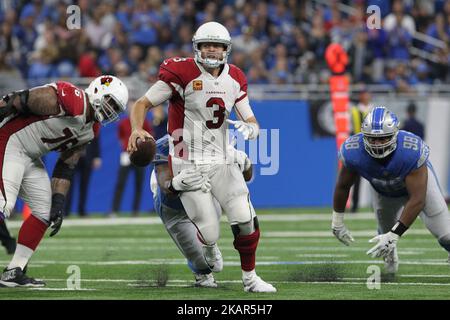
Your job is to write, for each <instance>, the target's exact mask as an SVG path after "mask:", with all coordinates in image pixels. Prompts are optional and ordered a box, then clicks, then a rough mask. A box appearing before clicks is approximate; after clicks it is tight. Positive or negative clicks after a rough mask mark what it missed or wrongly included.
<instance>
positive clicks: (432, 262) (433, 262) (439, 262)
mask: <svg viewBox="0 0 450 320" xmlns="http://www.w3.org/2000/svg"><path fill="white" fill-rule="evenodd" d="M230 260H231V261H230ZM33 262H36V263H37V264H39V265H54V264H58V265H89V266H119V265H164V264H166V265H186V260H185V259H149V260H117V261H81V260H73V261H72V260H68V261H64V260H39V259H36V260H34V261H33ZM7 263H9V261H6V260H5V261H0V264H7ZM316 264H319V265H323V264H329V265H330V264H366V265H368V264H383V261H381V260H316V261H313V260H307V261H259V262H258V265H259V266H274V265H316ZM400 264H401V265H422V266H448V265H449V264H448V262H447V261H445V259H422V260H401V261H400ZM224 265H225V266H240V265H241V264H240V261H239V260H238V259H228V261H225V262H224Z"/></svg>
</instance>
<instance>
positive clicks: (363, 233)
mask: <svg viewBox="0 0 450 320" xmlns="http://www.w3.org/2000/svg"><path fill="white" fill-rule="evenodd" d="M351 233H352V235H353V236H354V237H374V236H376V235H377V233H376V230H354V231H351ZM263 235H264V237H267V238H277V237H281V238H298V237H325V238H329V237H332V234H331V232H330V231H328V230H327V231H317V230H313V231H265V232H264V234H263ZM408 235H430V232H429V231H428V230H422V229H415V230H408Z"/></svg>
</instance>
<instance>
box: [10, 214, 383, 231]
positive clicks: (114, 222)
mask: <svg viewBox="0 0 450 320" xmlns="http://www.w3.org/2000/svg"><path fill="white" fill-rule="evenodd" d="M372 219H375V216H374V214H373V213H358V214H355V215H351V214H348V215H346V217H345V220H346V221H348V220H372ZM258 220H259V221H273V222H289V221H331V214H330V213H300V214H295V213H294V214H261V215H259V216H258ZM221 221H224V222H225V221H227V219H226V217H225V216H222V217H221ZM7 224H8V226H9V227H11V228H18V227H20V226H21V225H22V221H18V220H14V221H7ZM152 224H162V222H161V219H160V218H159V217H157V216H151V217H133V218H121V217H114V218H85V219H66V220H64V228H66V227H82V226H89V227H90V226H120V225H152Z"/></svg>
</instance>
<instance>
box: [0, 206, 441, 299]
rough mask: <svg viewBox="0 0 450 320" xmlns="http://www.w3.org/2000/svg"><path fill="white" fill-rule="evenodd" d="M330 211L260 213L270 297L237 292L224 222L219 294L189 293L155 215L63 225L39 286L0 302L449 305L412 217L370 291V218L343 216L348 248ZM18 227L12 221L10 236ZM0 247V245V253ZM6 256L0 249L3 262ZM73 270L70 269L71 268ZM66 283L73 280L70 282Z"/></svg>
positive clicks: (34, 271) (44, 260)
mask: <svg viewBox="0 0 450 320" xmlns="http://www.w3.org/2000/svg"><path fill="white" fill-rule="evenodd" d="M329 212H330V210H328V209H322V210H318V209H315V210H307V209H302V210H299V209H290V210H280V209H276V210H258V215H259V220H260V226H261V232H262V235H261V239H260V244H259V247H258V251H257V268H256V270H257V272H258V274H259V275H260V276H261V277H262V278H263V279H265V280H266V281H268V282H271V283H272V284H273V285H275V286H276V287H277V289H278V292H277V293H275V294H250V293H245V292H244V291H243V287H242V283H241V281H240V279H241V270H240V267H239V257H238V254H237V251H236V250H235V249H234V248H233V245H232V233H231V230H230V228H229V227H228V225H227V223H226V222H225V221H224V222H222V229H221V239H220V241H219V245H220V248H221V251H222V254H223V257H224V270H223V271H222V272H221V273H219V274H215V276H216V280H217V282H218V284H219V288H217V289H205V288H195V287H193V286H192V284H193V276H192V274H191V272H190V270H189V269H188V267H187V266H186V263H185V260H184V258H183V257H182V256H181V254H180V253H179V251H178V249H177V248H176V246H175V245H174V243H173V242H172V240H171V239H170V238H169V236H168V234H167V233H166V231H165V229H164V227H163V225H162V224H161V223H160V222H159V220H158V218H157V217H156V216H154V215H153V216H145V217H142V218H126V217H124V218H113V219H111V218H98V217H97V218H87V219H75V218H72V219H67V220H66V221H65V223H64V224H63V228H62V229H61V231H60V233H59V234H58V235H57V236H56V237H54V238H49V237H48V235H47V236H46V237H45V239H44V240H43V242H42V243H41V245H40V247H39V248H38V251H37V252H36V254H35V255H34V257H33V259H32V260H31V263H30V265H29V271H28V274H29V275H30V276H33V277H36V278H40V279H44V280H45V281H46V282H47V286H46V287H45V288H41V289H39V290H36V289H23V288H20V289H17V288H12V289H11V288H0V299H152V300H155V299H165V300H166V299H167V300H169V299H170V300H172V299H178V300H186V299H271V300H272V299H288V300H290V299H294V300H304V299H449V298H450V266H449V264H448V263H447V253H446V251H444V249H442V248H441V247H440V246H439V245H438V243H437V241H436V240H435V239H434V238H433V237H432V236H431V235H430V234H429V233H428V231H427V230H426V229H425V228H424V226H423V224H422V222H421V221H420V220H417V221H416V222H415V224H414V226H413V228H411V229H410V230H408V231H407V233H406V234H405V235H404V236H403V237H402V239H400V241H399V244H398V247H399V256H400V263H401V265H400V270H399V273H398V274H397V275H396V277H395V278H393V277H385V276H384V275H382V277H381V279H382V282H381V284H380V289H372V290H370V289H368V287H367V278H368V277H369V276H370V275H371V274H369V273H367V269H368V267H369V266H371V265H376V266H379V267H381V271H382V270H383V264H382V262H381V260H378V259H372V258H370V257H369V256H367V255H366V254H365V252H366V251H367V250H368V249H370V248H371V246H372V244H370V243H368V240H369V239H370V238H371V237H372V236H373V235H375V228H376V224H375V220H374V217H373V214H371V213H358V214H347V215H346V224H347V226H348V228H349V229H350V231H351V232H352V234H353V236H354V237H355V240H356V242H355V243H354V245H353V246H351V247H345V246H344V245H342V244H341V243H340V242H338V241H337V240H336V239H335V238H334V237H333V235H332V234H331V231H330V217H331V214H330V213H329ZM18 224H19V221H12V222H10V224H9V225H10V228H11V231H12V232H13V233H14V234H15V235H16V234H17V230H18V228H17V226H18ZM0 249H3V248H0ZM9 259H10V256H7V255H6V254H5V252H4V250H0V264H1V265H3V266H5V265H6V264H7V263H8V261H9ZM73 265H75V266H78V267H79V268H80V272H81V290H69V289H68V288H67V282H68V280H67V279H68V277H70V276H71V274H69V273H67V271H68V268H69V266H73ZM72 268H73V267H72ZM69 283H73V281H71V280H70V279H69Z"/></svg>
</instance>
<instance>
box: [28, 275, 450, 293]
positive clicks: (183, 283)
mask: <svg viewBox="0 0 450 320" xmlns="http://www.w3.org/2000/svg"><path fill="white" fill-rule="evenodd" d="M45 280H46V281H55V282H58V281H67V279H45ZM343 280H344V281H271V283H274V284H337V285H366V284H367V282H366V279H365V278H343ZM345 280H351V281H345ZM358 280H363V281H361V282H359V281H358ZM81 281H82V282H91V283H92V282H112V283H117V282H121V283H127V285H128V286H134V287H136V286H137V287H147V286H151V285H152V284H156V281H154V280H150V281H143V280H132V279H82V280H81ZM193 282H194V281H193V280H180V279H173V280H168V281H167V283H166V286H172V287H173V286H186V285H188V286H189V285H191V286H192V284H193ZM217 283H218V284H236V283H239V284H241V283H242V281H241V280H219V281H217ZM381 285H395V286H450V283H432V282H382V283H381ZM30 289H34V290H45V289H47V290H61V291H77V290H74V289H67V288H30ZM80 290H96V289H80Z"/></svg>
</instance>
